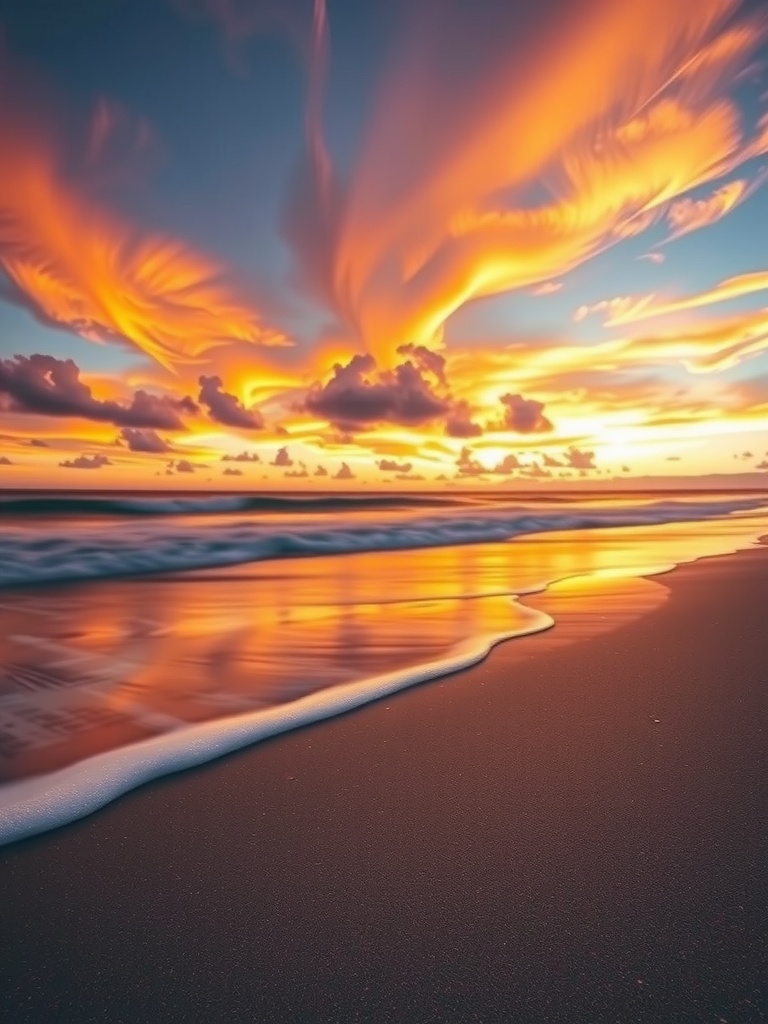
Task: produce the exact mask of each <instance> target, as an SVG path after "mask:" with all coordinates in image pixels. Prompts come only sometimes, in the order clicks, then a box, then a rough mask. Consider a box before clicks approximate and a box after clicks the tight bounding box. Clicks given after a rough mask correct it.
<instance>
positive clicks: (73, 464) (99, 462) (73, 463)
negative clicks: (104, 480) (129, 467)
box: [59, 455, 112, 469]
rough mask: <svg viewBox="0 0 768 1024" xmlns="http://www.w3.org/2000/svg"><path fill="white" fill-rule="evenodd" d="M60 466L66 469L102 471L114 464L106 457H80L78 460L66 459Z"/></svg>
mask: <svg viewBox="0 0 768 1024" xmlns="http://www.w3.org/2000/svg"><path fill="white" fill-rule="evenodd" d="M59 465H60V466H62V467H63V468H64V469H101V468H102V466H111V465H112V463H111V462H110V461H109V459H108V458H107V456H106V455H78V456H77V458H76V459H65V460H64V462H60V463H59Z"/></svg>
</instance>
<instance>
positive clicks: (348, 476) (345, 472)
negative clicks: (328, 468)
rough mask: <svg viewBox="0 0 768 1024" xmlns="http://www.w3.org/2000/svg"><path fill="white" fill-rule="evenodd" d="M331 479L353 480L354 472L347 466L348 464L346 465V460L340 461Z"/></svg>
mask: <svg viewBox="0 0 768 1024" xmlns="http://www.w3.org/2000/svg"><path fill="white" fill-rule="evenodd" d="M333 479H334V480H354V479H355V474H354V473H353V472H352V470H351V469H350V468H349V466H348V465H347V463H346V462H342V464H341V467H340V469H339V471H338V473H334V475H333Z"/></svg>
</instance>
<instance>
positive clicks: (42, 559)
mask: <svg viewBox="0 0 768 1024" xmlns="http://www.w3.org/2000/svg"><path fill="white" fill-rule="evenodd" d="M765 503H766V502H765V498H743V499H733V500H727V501H708V502H686V501H661V502H657V503H655V504H651V505H641V506H638V507H624V508H582V509H578V508H573V507H571V508H569V509H568V510H567V511H566V510H563V509H557V508H555V509H525V508H521V507H519V506H517V507H515V508H514V509H510V508H507V509H503V508H500V509H483V510H482V512H478V511H476V510H472V509H452V510H451V511H450V513H447V512H442V513H433V514H432V515H431V516H423V515H421V516H419V515H413V516H412V517H409V518H407V519H404V518H392V519H390V521H386V520H385V519H382V520H381V521H380V522H379V523H375V524H371V523H370V522H366V523H363V522H361V521H360V520H357V521H354V520H350V521H349V522H347V523H345V521H344V519H343V518H341V519H340V520H334V521H330V522H329V521H328V520H326V521H324V522H323V523H322V524H318V523H317V522H315V524H314V525H312V521H311V520H310V521H308V522H307V524H306V525H304V524H303V523H300V524H298V525H297V524H292V525H291V526H290V527H283V528H281V527H280V526H279V525H275V524H266V523H261V524H260V523H258V522H248V521H239V522H231V523H222V524H215V525H211V524H208V525H200V526H194V525H188V524H187V525H185V524H184V523H179V522H169V521H167V520H166V521H162V520H161V521H157V520H154V521H144V522H135V521H133V522H131V521H128V520H126V521H125V522H122V523H121V524H120V527H119V529H116V528H115V526H114V525H99V526H93V527H91V528H89V529H88V530H87V531H86V530H72V529H70V528H68V526H67V524H65V523H57V524H56V525H55V526H48V525H46V526H44V527H43V526H41V527H39V528H36V529H35V531H34V533H32V532H31V531H29V530H28V529H20V528H16V527H14V528H12V529H6V530H4V531H3V532H2V533H1V534H0V586H18V585H23V584H34V583H49V582H65V581H73V580H88V579H103V578H107V577H115V576H129V575H136V574H143V573H159V572H180V571H184V570H190V569H206V568H214V567H219V566H226V565H238V564H242V563H246V562H260V561H265V560H267V559H277V558H296V557H306V556H311V555H343V554H351V553H354V552H363V551H397V550H406V549H415V548H428V547H446V546H451V545H457V544H478V543H489V542H497V541H505V540H509V539H511V538H512V537H518V536H521V535H523V534H534V533H544V532H551V531H555V530H585V529H595V528H600V527H618V526H651V525H654V524H661V523H674V522H690V521H693V520H699V519H709V518H713V517H718V516H725V515H728V514H730V513H733V512H739V511H742V512H745V511H750V510H753V509H758V508H761V507H763V508H764V507H765Z"/></svg>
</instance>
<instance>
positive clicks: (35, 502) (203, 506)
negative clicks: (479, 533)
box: [0, 494, 456, 518]
mask: <svg viewBox="0 0 768 1024" xmlns="http://www.w3.org/2000/svg"><path fill="white" fill-rule="evenodd" d="M455 504H456V500H455V498H453V497H451V498H441V497H440V496H439V495H434V496H433V495H426V494H425V495H414V496H412V495H394V494H393V495H386V494H382V495H353V494H349V495H346V494H339V495H333V494H329V495H297V496H296V497H288V496H286V495H279V494H275V495H272V494H261V495H249V494H243V495H239V494H233V495H210V496H202V497H194V498H193V497H178V498H175V497H167V496H166V497H157V498H156V497H152V496H150V495H147V496H146V497H136V498H127V497H125V496H123V495H121V496H119V497H112V496H111V495H98V496H97V495H74V494H72V495H54V494H46V495H25V496H23V497H15V496H12V497H5V498H0V517H6V518H7V517H10V516H183V515H215V514H217V513H227V512H229V513H233V512H299V513H300V512H346V511H352V510H354V509H374V510H375V509H386V508H425V507H426V508H429V507H432V506H445V505H455Z"/></svg>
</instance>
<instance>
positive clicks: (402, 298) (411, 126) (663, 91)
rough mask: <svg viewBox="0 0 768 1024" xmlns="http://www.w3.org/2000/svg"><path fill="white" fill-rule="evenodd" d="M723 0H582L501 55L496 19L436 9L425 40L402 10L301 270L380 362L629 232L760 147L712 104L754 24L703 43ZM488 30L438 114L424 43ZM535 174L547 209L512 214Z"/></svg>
mask: <svg viewBox="0 0 768 1024" xmlns="http://www.w3.org/2000/svg"><path fill="white" fill-rule="evenodd" d="M736 6H737V4H736V3H735V2H731V0H704V2H702V0H673V2H663V3H662V2H661V0H649V2H647V3H643V4H638V3H636V2H634V0H610V2H609V0H591V2H589V3H585V4H580V5H578V10H575V9H574V10H573V14H572V16H569V15H566V16H564V17H563V16H562V14H561V17H560V20H559V21H558V22H556V23H555V24H556V28H555V30H554V31H552V23H550V24H549V25H548V31H547V32H544V33H542V34H541V35H540V36H539V35H537V34H535V33H534V35H532V36H531V37H530V38H527V37H525V34H523V35H522V36H520V34H519V33H518V39H517V46H518V50H517V51H514V52H513V51H510V50H509V49H507V50H502V48H501V47H500V46H499V45H495V40H494V39H493V38H491V34H492V33H494V32H495V30H496V29H497V28H498V26H497V25H495V23H494V17H489V18H488V19H487V20H486V19H477V17H476V16H474V13H470V12H469V11H467V14H466V21H464V20H462V15H461V13H460V12H458V11H450V10H448V11H446V17H445V21H444V23H443V22H441V32H440V33H439V35H438V34H436V33H434V32H431V33H430V32H429V31H428V30H427V29H426V22H425V23H423V24H421V23H419V18H418V13H417V12H416V11H414V18H415V21H416V25H415V26H414V28H413V32H412V33H411V46H412V48H411V49H407V50H406V53H405V55H404V57H403V59H402V60H401V61H399V62H398V65H397V75H396V77H392V78H389V79H387V80H386V81H385V83H384V89H383V90H382V100H381V102H380V106H379V109H378V110H377V112H376V113H375V115H374V117H373V118H372V121H371V131H370V135H369V137H368V139H367V141H366V144H365V146H364V147H363V152H362V157H361V160H360V163H359V165H358V167H357V168H356V169H355V171H354V173H353V175H352V179H351V183H350V185H349V189H348V194H347V195H346V196H345V197H344V201H343V202H340V203H339V202H337V203H336V206H334V203H333V202H332V203H330V205H326V206H325V208H324V212H323V213H322V215H321V214H320V212H318V214H317V217H316V228H317V230H316V231H315V232H314V233H312V234H311V237H307V236H306V235H305V236H304V237H303V239H296V238H294V242H295V243H296V244H297V245H298V248H299V250H300V252H299V254H300V256H301V257H302V259H303V266H304V270H305V272H306V273H307V274H309V275H310V276H311V275H312V268H313V267H314V268H315V279H316V281H317V284H318V289H319V292H320V293H321V294H324V295H325V296H326V299H327V301H328V302H329V303H330V304H331V305H332V306H333V307H334V309H335V311H336V312H337V314H339V315H340V317H342V318H343V320H344V321H345V322H346V323H347V324H348V325H349V326H350V328H351V329H352V330H353V331H354V333H355V334H356V335H357V336H358V337H359V338H360V339H361V340H362V342H363V343H364V344H365V345H366V347H367V348H368V350H369V351H370V352H372V353H373V354H374V355H375V356H376V358H377V359H379V360H380V361H382V362H383V363H384V364H385V365H386V364H387V362H388V360H389V359H390V358H391V356H392V353H393V351H394V349H396V348H397V347H398V345H400V344H402V343H403V341H412V342H416V343H419V342H420V343H432V345H433V346H434V344H436V343H439V340H440V337H441V333H442V328H443V325H444V323H445V320H446V319H447V317H449V316H450V315H451V313H452V312H454V311H455V310H456V309H457V308H458V307H459V306H461V305H463V304H464V303H465V302H467V301H468V300H470V299H472V298H474V297H477V296H481V295H491V294H494V293H498V292H502V291H506V290H508V289H514V288H521V287H535V286H537V285H541V284H542V283H543V282H545V281H548V280H549V279H551V278H552V277H553V276H556V275H557V274H559V273H562V272H564V271H565V270H568V269H569V268H571V267H574V266H576V265H577V264H578V263H580V262H581V261H583V260H584V259H587V258H588V257H590V256H592V255H594V254H595V253H596V252H599V251H600V250H601V249H603V248H605V247H606V246H608V245H611V244H614V243H615V242H616V241H618V240H620V239H621V238H626V237H628V236H629V235H632V234H635V233H638V232H640V231H642V230H645V229H646V228H647V227H648V226H649V225H650V224H652V223H655V221H656V220H657V219H658V218H659V217H660V216H662V215H663V212H664V207H665V205H666V204H668V203H669V202H671V201H673V200H675V199H676V198H677V197H678V196H680V195H682V194H683V193H685V192H687V191H689V190H690V189H691V188H694V187H696V186H697V185H702V184H705V183H707V182H708V181H711V180H714V179H716V178H717V177H720V176H722V175H723V174H724V173H726V171H727V170H728V169H730V168H732V167H735V166H738V164H739V163H740V162H742V161H743V160H744V159H746V158H747V157H748V156H749V155H752V154H753V153H754V152H755V148H756V146H758V140H756V139H752V140H750V139H745V138H744V134H743V131H742V127H741V123H740V117H739V113H738V111H737V108H736V107H735V105H734V104H733V103H731V102H729V101H728V100H726V99H723V98H722V97H721V96H719V95H718V93H719V92H721V91H722V90H723V89H725V88H727V86H728V85H730V82H731V78H730V77H729V76H730V75H731V73H732V72H733V69H734V66H735V65H739V64H740V62H743V61H745V60H747V59H748V56H749V53H750V52H751V50H752V49H754V47H755V46H756V45H757V43H758V42H759V41H760V38H761V31H762V30H761V28H760V27H759V26H758V25H757V23H756V22H754V21H747V22H744V23H743V24H741V25H739V26H736V27H733V26H729V27H728V29H726V30H724V31H721V32H720V33H719V34H718V30H721V29H722V26H723V24H724V22H725V20H726V18H727V17H728V16H729V15H731V14H733V12H734V11H735V9H736ZM559 13H561V12H559ZM500 16H501V15H500ZM422 32H423V34H422ZM486 32H487V33H488V34H489V37H488V39H487V40H486V42H488V43H489V46H488V48H487V60H486V64H485V66H484V67H483V68H481V69H476V70H477V75H476V76H475V77H474V78H473V79H472V81H470V82H466V81H463V80H462V81H461V82H460V88H461V95H460V96H457V97H456V98H455V99H456V102H455V104H454V107H455V109H454V108H452V109H454V116H452V118H451V119H450V121H445V120H443V122H441V121H440V118H437V117H435V116H434V113H435V110H436V109H437V106H438V105H439V106H440V109H442V108H444V107H445V105H446V103H453V99H452V89H453V88H456V87H457V84H456V83H451V82H450V81H448V80H446V79H445V78H442V79H441V78H440V72H439V68H440V53H439V47H440V46H441V45H449V44H450V43H452V42H453V41H455V40H457V39H459V38H461V39H465V40H469V41H473V40H475V41H476V39H479V38H480V37H481V36H482V35H483V33H486ZM497 34H499V35H500V34H501V33H497ZM467 45H468V43H467ZM480 51H482V52H484V53H486V50H483V49H482V47H479V48H478V52H480ZM513 57H514V59H512V58H513ZM564 96H568V102H567V103H564V102H563V97H564ZM425 123H428V124H430V125H434V126H435V128H434V131H433V132H431V133H430V137H429V138H427V139H425V138H424V132H423V125H424V124H425ZM511 140H513V141H511ZM405 154H407V161H406V160H405ZM385 167H386V168H387V175H386V178H383V177H382V174H381V169H382V168H385ZM542 177H544V180H545V181H548V182H549V184H550V188H551V190H552V192H553V193H554V195H555V197H556V198H555V201H554V202H553V203H551V204H548V205H546V204H545V205H543V206H541V207H539V208H533V209H532V208H527V207H524V206H522V207H521V206H519V205H517V204H516V202H515V196H516V195H518V194H519V193H521V192H522V191H523V190H524V189H525V188H526V186H527V185H529V184H530V183H531V182H533V181H536V180H540V179H541V178H542ZM502 191H503V192H504V194H505V195H507V196H510V197H511V199H510V206H509V207H507V208H502V209H499V208H497V207H498V200H496V201H494V197H496V196H498V194H499V193H501V192H502ZM305 212H306V211H305ZM309 219H310V220H311V218H309ZM318 253H322V254H324V260H321V261H320V262H322V264H323V270H322V272H321V273H320V277H321V278H322V280H318V271H317V266H318ZM329 263H330V264H331V270H330V273H329V271H328V264H329Z"/></svg>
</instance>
